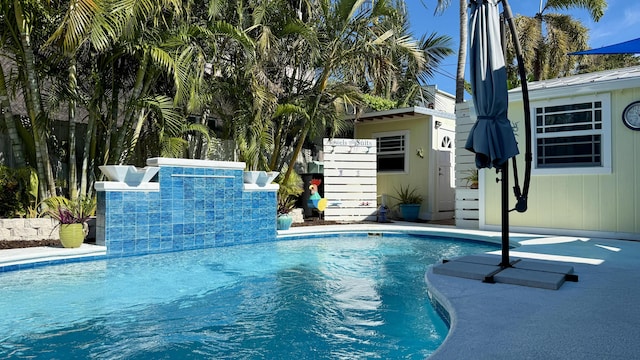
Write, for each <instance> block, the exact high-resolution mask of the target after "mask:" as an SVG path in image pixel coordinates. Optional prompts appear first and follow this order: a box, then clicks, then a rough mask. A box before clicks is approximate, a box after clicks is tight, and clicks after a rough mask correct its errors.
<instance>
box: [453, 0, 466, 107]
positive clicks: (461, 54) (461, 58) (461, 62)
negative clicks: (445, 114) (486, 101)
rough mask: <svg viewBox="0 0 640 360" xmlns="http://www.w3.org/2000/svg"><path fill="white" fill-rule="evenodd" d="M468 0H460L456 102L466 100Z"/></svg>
mask: <svg viewBox="0 0 640 360" xmlns="http://www.w3.org/2000/svg"><path fill="white" fill-rule="evenodd" d="M467 38H468V36H467V0H460V47H459V48H458V66H457V69H456V104H460V103H462V102H464V68H465V65H466V61H467Z"/></svg>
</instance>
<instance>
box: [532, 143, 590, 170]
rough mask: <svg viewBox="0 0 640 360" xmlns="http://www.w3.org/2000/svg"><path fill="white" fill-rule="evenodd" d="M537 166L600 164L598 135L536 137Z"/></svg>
mask: <svg viewBox="0 0 640 360" xmlns="http://www.w3.org/2000/svg"><path fill="white" fill-rule="evenodd" d="M536 160H537V165H538V167H539V168H549V167H569V166H571V167H577V166H601V165H602V160H601V138H600V135H587V136H574V137H556V138H541V139H537V159H536Z"/></svg>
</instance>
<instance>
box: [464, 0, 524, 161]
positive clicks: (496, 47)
mask: <svg viewBox="0 0 640 360" xmlns="http://www.w3.org/2000/svg"><path fill="white" fill-rule="evenodd" d="M469 8H470V9H471V16H470V17H469V39H470V51H469V73H470V75H471V90H472V95H473V103H474V105H475V109H476V114H477V116H478V121H476V123H475V124H474V125H473V127H472V128H471V132H470V134H469V138H468V139H467V144H466V145H465V148H466V149H467V150H470V151H473V152H474V153H476V166H477V167H478V168H485V167H488V168H491V167H496V168H500V167H502V165H503V164H504V163H505V162H506V161H507V160H509V159H510V158H511V157H513V156H516V155H517V154H518V145H517V144H516V138H515V136H514V135H513V128H512V127H511V122H510V121H509V119H507V108H508V103H509V98H508V96H507V68H506V67H505V63H504V55H503V53H502V45H501V43H502V41H501V36H500V23H499V19H500V17H499V12H498V4H497V0H478V1H472V2H471V4H470V6H469Z"/></svg>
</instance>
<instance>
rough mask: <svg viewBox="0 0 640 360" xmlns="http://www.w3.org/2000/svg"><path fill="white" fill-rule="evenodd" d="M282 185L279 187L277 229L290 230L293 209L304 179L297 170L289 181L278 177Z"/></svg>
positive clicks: (278, 181)
mask: <svg viewBox="0 0 640 360" xmlns="http://www.w3.org/2000/svg"><path fill="white" fill-rule="evenodd" d="M276 182H277V183H278V185H279V186H280V187H279V188H278V219H277V221H278V222H277V229H278V230H288V229H289V227H291V223H292V222H293V218H292V217H291V214H290V213H291V211H292V210H293V209H294V208H295V206H296V202H297V200H298V196H300V194H301V193H302V183H303V182H302V179H301V178H300V176H299V175H298V174H296V173H295V172H294V173H292V176H290V177H289V179H288V180H287V182H286V183H285V182H282V176H280V177H279V178H278V179H276Z"/></svg>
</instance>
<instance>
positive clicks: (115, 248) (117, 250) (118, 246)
mask: <svg viewBox="0 0 640 360" xmlns="http://www.w3.org/2000/svg"><path fill="white" fill-rule="evenodd" d="M107 254H122V241H114V240H111V241H109V242H108V243H107Z"/></svg>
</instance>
